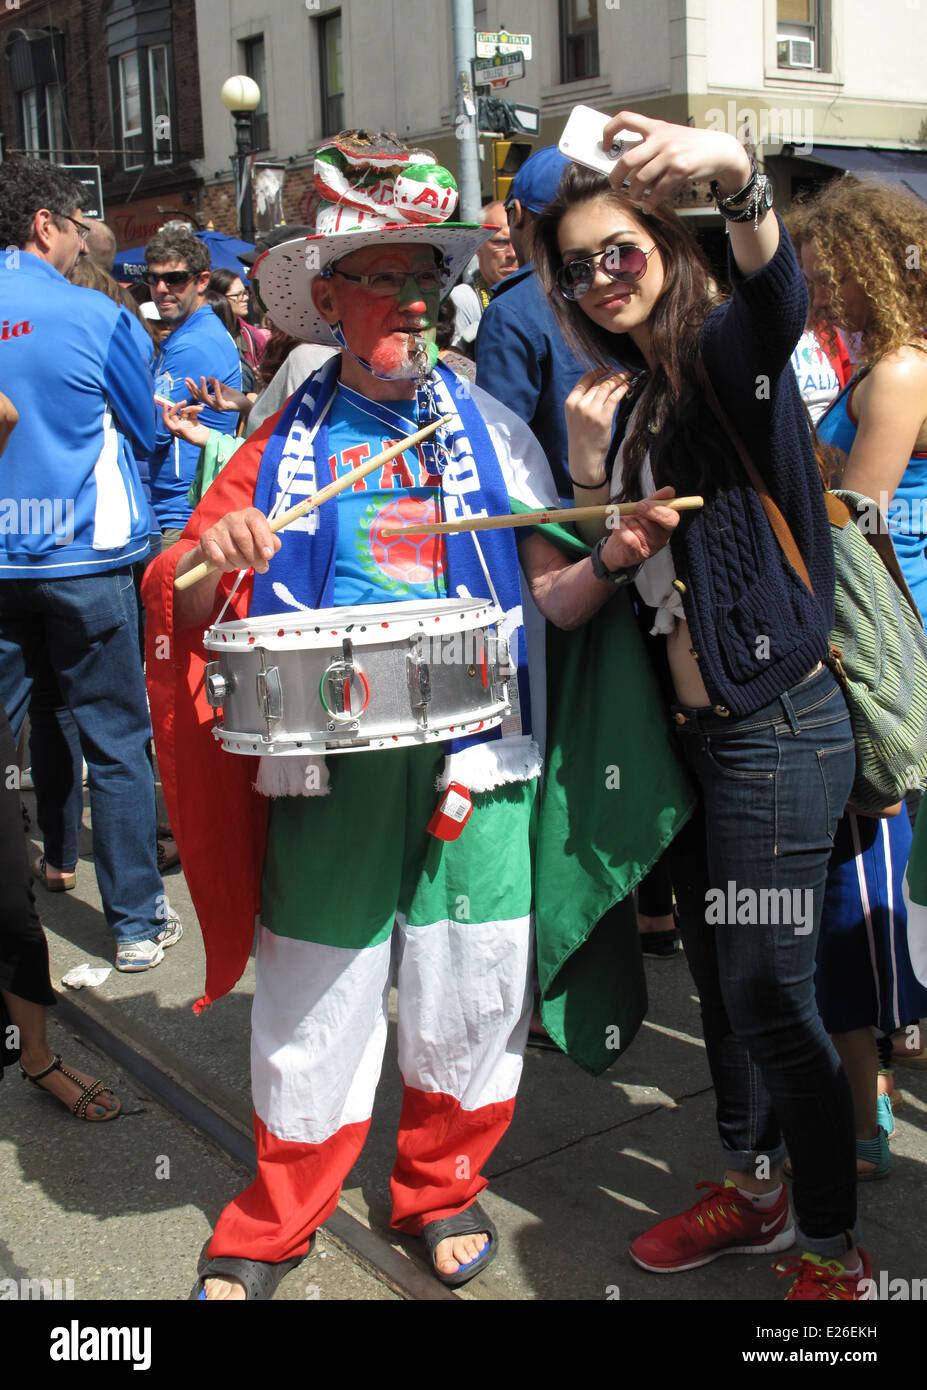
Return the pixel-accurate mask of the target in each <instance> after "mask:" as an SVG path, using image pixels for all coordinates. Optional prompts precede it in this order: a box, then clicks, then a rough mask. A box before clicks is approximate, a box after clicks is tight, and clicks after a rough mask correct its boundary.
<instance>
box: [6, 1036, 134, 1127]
mask: <svg viewBox="0 0 927 1390" xmlns="http://www.w3.org/2000/svg"><path fill="white" fill-rule="evenodd" d="M20 1060H21V1063H22V1067H23V1070H24V1071H25V1072H26V1074H27V1075H28V1076H29V1077H30V1079H31V1078H32V1077H34V1076H38V1075H39V1074H40V1073H41V1072H43V1071H44V1070H45V1068H46V1067H49V1066H51V1064H52V1062H53V1061H54V1060H55V1058H54V1054H53V1053H51V1052H49V1050H48V1049H47V1048H46V1049H45V1050H44V1051H42V1052H39V1053H37V1054H36V1053H27V1052H23V1054H22V1057H21V1059H20ZM67 1069H68V1071H69V1072H71V1074H72V1076H75V1077H77V1081H72V1080H71V1079H70V1077H67V1076H65V1074H64V1072H63V1071H59V1070H58V1068H57V1067H56V1068H55V1070H54V1071H50V1072H49V1073H48V1075H47V1076H43V1077H42V1080H41V1081H37V1082H36V1085H37V1086H40V1087H41V1089H42V1090H43V1091H49V1092H50V1093H51V1094H52V1095H53V1096H55V1097H57V1099H58V1100H60V1101H61V1103H62V1105H66V1106H67V1107H68V1109H69V1110H73V1109H74V1106H75V1105H76V1104H77V1102H78V1101H79V1100H80V1097H81V1087H82V1086H92V1085H93V1084H94V1082H95V1081H96V1080H97V1078H96V1077H94V1076H86V1075H85V1074H84V1073H83V1072H80V1071H75V1070H74V1068H73V1067H68V1068H67ZM118 1109H119V1102H118V1101H117V1099H116V1097H115V1096H114V1095H113V1093H112V1091H110V1090H105V1091H101V1092H100V1094H99V1095H98V1096H97V1097H96V1098H95V1100H94V1101H93V1102H92V1104H90V1105H88V1106H87V1114H88V1115H90V1116H96V1117H97V1118H98V1119H102V1118H103V1116H104V1115H106V1114H107V1112H109V1111H111V1110H118Z"/></svg>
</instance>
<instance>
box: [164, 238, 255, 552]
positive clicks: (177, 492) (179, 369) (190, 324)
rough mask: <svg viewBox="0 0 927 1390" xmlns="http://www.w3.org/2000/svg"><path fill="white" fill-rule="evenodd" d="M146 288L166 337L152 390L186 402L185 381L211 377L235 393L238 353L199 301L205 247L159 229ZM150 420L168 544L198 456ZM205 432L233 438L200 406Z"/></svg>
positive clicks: (230, 421) (205, 277) (230, 418)
mask: <svg viewBox="0 0 927 1390" xmlns="http://www.w3.org/2000/svg"><path fill="white" fill-rule="evenodd" d="M145 260H146V262H147V265H148V269H147V272H146V273H145V276H144V280H145V283H146V284H147V285H148V286H149V287H150V289H151V297H152V299H153V300H154V303H155V305H156V306H157V309H158V312H159V313H160V315H161V319H162V321H163V322H164V323H165V324H166V325H167V326H168V327H169V329H170V332H169V334H168V336H167V337H166V338H165V339H164V341H163V342H162V344H161V348H160V351H159V353H158V356H157V359H156V361H155V367H154V375H155V390H156V392H157V393H158V394H159V395H161V396H164V397H166V398H167V399H169V400H171V401H173V402H174V403H175V404H178V403H180V402H182V401H184V400H186V399H187V394H188V393H187V386H186V379H187V377H191V378H192V379H193V380H194V381H199V380H200V378H201V377H205V378H209V377H216V378H217V379H218V380H219V381H220V382H221V383H222V385H224V386H229V387H232V388H234V390H236V391H240V390H241V362H240V359H239V355H238V349H237V348H236V346H235V344H234V342H233V341H232V339H231V338H230V336H229V334H228V333H227V332H226V329H225V327H224V325H223V324H222V322H221V320H220V319H219V318H218V317H217V316H216V315H215V314H214V313H213V311H212V309H211V308H210V307H209V305H207V303H206V298H205V296H206V288H207V286H208V284H209V277H210V256H209V249H208V247H206V246H205V245H204V243H203V242H202V241H200V240H199V238H198V237H195V236H194V235H193V233H192V232H191V231H190V230H189V228H187V227H183V226H179V225H176V224H171V225H169V226H167V227H164V228H162V230H161V231H160V232H158V233H157V234H156V235H155V236H154V237H152V239H151V240H150V241H149V242H148V245H147V246H146V247H145ZM156 414H157V425H156V440H155V450H154V453H153V454H152V457H151V499H152V506H153V507H154V510H155V514H156V516H157V518H158V521H159V523H160V526H161V536H162V541H163V543H164V544H165V545H173V543H174V542H175V541H176V540H177V539H178V538H179V536H180V533H181V532H182V531H183V528H184V526H185V525H186V524H187V521H188V520H189V518H190V515H191V512H192V508H191V507H190V504H189V502H188V501H187V492H188V490H189V488H190V484H191V483H192V482H193V478H194V475H195V473H196V466H197V462H198V459H199V450H198V449H197V448H195V447H194V446H193V445H192V444H190V443H188V442H187V441H186V440H182V439H178V438H176V437H175V436H174V435H172V434H171V432H170V431H169V430H168V429H167V427H166V426H165V424H164V422H163V419H162V417H161V412H160V411H158V412H156ZM201 420H202V423H203V424H204V425H205V426H206V427H207V429H214V430H217V431H218V432H219V433H220V434H234V433H235V427H236V423H237V422H236V417H235V415H234V414H229V413H228V412H227V411H220V410H214V409H212V408H211V407H210V406H208V405H207V406H206V408H205V409H204V410H203V412H202V414H201Z"/></svg>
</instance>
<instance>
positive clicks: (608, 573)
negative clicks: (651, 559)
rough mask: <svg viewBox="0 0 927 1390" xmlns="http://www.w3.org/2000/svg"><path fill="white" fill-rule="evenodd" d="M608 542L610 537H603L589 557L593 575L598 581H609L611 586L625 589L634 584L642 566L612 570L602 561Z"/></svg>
mask: <svg viewBox="0 0 927 1390" xmlns="http://www.w3.org/2000/svg"><path fill="white" fill-rule="evenodd" d="M607 540H608V536H603V537H602V539H601V540H598V541H596V543H595V545H594V546H593V547H592V554H591V555H590V556H589V558H590V560H591V561H592V573H593V574H594V575H595V577H596V579H607V580H608V582H609V583H610V584H614V586H615V588H616V589H620V588H623V586H624V585H625V584H633V583H634V580H635V577H636V575H637V572H638V570H639V569H640V568H641V565H630V566H629V567H628V568H627V569H620V570H610V569H609V568H608V566H607V565H606V563H605V561H604V560H603V559H602V550H603V548H604V546H605V542H606V541H607ZM641 564H643V561H641Z"/></svg>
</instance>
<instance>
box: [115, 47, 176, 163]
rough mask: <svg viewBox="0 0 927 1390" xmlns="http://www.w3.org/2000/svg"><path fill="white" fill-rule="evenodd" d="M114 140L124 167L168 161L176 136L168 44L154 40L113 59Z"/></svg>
mask: <svg viewBox="0 0 927 1390" xmlns="http://www.w3.org/2000/svg"><path fill="white" fill-rule="evenodd" d="M111 71H112V83H113V121H114V125H115V127H116V140H115V142H114V143H115V144H116V145H117V147H118V146H121V148H122V167H123V169H127V170H131V169H143V168H145V167H146V166H150V165H152V164H155V165H158V164H170V163H171V162H172V161H173V159H174V157H175V148H176V140H175V133H174V125H173V122H174V115H173V108H172V98H171V47H170V44H167V43H155V44H151V45H150V46H149V47H146V48H145V47H143V48H134V49H132V50H130V51H129V52H128V53H122V54H120V55H119V56H118V57H114V58H113V61H112V69H111Z"/></svg>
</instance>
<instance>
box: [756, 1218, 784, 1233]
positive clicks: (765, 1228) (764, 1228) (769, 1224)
mask: <svg viewBox="0 0 927 1390" xmlns="http://www.w3.org/2000/svg"><path fill="white" fill-rule="evenodd" d="M781 1220H782V1217H781V1216H777V1217H776V1219H775V1221H764V1222H763V1223H762V1224H761V1226H760V1231H761V1232H762V1234H763V1235H764V1236H765V1235H768V1233H769V1232H770V1231H771V1230H772V1229H773V1227H774V1226H778V1224H779V1222H780V1221H781Z"/></svg>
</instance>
